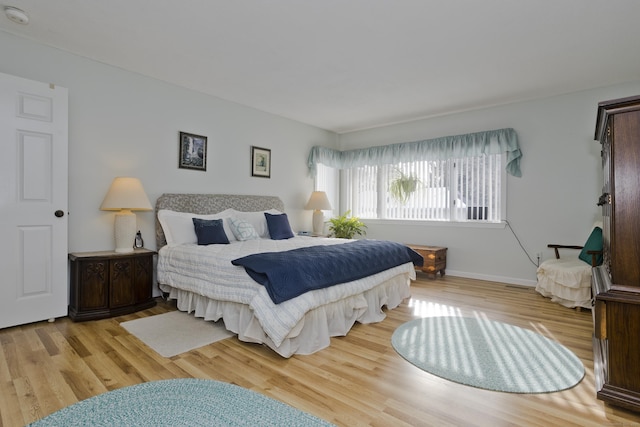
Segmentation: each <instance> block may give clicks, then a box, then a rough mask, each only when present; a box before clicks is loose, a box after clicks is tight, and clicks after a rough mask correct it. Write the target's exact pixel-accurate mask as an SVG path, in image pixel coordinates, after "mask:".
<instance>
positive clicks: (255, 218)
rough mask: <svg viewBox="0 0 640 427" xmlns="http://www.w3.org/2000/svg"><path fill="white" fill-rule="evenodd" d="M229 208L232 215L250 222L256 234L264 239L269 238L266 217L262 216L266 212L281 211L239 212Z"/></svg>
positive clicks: (275, 211)
mask: <svg viewBox="0 0 640 427" xmlns="http://www.w3.org/2000/svg"><path fill="white" fill-rule="evenodd" d="M229 210H232V211H233V215H232V216H233V217H235V218H239V219H241V220H243V221H246V222H248V223H249V224H251V225H252V226H253V229H254V230H256V233H258V236H260V237H261V238H264V239H268V238H269V228H268V227H267V218H266V217H265V216H264V213H265V212H267V213H270V214H273V215H278V214H281V213H282V212H280V211H279V210H277V209H269V210H268V211H258V212H241V211H236V210H234V209H229Z"/></svg>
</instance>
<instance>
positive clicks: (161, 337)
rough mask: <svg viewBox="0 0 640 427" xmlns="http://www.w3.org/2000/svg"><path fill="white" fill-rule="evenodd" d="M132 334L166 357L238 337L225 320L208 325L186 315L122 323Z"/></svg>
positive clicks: (163, 316)
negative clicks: (226, 327) (228, 329)
mask: <svg viewBox="0 0 640 427" xmlns="http://www.w3.org/2000/svg"><path fill="white" fill-rule="evenodd" d="M120 326H122V327H123V328H125V329H126V330H127V331H129V333H131V334H132V335H135V336H136V337H137V338H138V339H140V341H142V342H144V343H145V344H146V345H148V346H149V347H151V348H152V349H153V350H155V351H156V352H157V353H158V354H160V355H161V356H164V357H172V356H175V355H177V354H180V353H184V352H187V351H189V350H193V349H194V348H198V347H202V346H205V345H207V344H211V343H214V342H216V341H220V340H223V339H225V338H229V337H232V336H233V335H235V334H234V333H233V332H229V331H227V330H226V329H225V327H224V323H223V321H222V320H219V321H217V322H208V321H205V320H204V319H202V318H201V317H195V316H194V315H193V314H189V313H185V312H183V311H172V312H170V313H164V314H156V315H155V316H150V317H144V318H142V319H136V320H130V321H128V322H122V323H120Z"/></svg>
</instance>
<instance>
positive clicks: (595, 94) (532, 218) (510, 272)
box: [339, 82, 640, 285]
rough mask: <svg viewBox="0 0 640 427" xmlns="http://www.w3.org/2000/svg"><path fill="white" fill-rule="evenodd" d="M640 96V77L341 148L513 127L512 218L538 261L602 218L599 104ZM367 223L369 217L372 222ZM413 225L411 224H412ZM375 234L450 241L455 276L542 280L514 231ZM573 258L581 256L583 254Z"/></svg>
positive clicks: (344, 141) (346, 138) (415, 229)
mask: <svg viewBox="0 0 640 427" xmlns="http://www.w3.org/2000/svg"><path fill="white" fill-rule="evenodd" d="M638 94H640V82H636V83H633V84H624V85H618V86H612V87H607V88H599V89H594V90H588V91H583V92H578V93H573V94H569V95H564V96H557V97H553V98H546V99H540V100H535V101H530V102H523V103H517V104H511V105H506V106H502V107H495V108H486V109H482V110H477V111H471V112H466V113H460V114H454V115H449V116H443V117H438V118H431V119H425V120H419V121H414V122H410V123H405V124H398V125H394V126H386V127H381V128H376V129H370V130H366V131H359V132H352V133H347V134H343V135H340V140H339V145H340V148H341V149H352V148H362V147H370V146H377V145H385V144H391V143H398V142H408V141H415V140H421V139H429V138H436V137H441V136H447V135H457V134H464V133H470V132H478V131H483V130H490V129H499V128H507V127H511V128H514V129H515V130H516V132H517V133H518V137H519V141H520V147H521V149H522V152H523V157H522V162H521V168H522V177H521V178H514V177H512V176H508V180H507V181H508V182H507V220H508V221H509V223H510V224H511V226H512V227H513V229H514V230H515V234H516V235H517V236H518V238H519V239H520V241H521V243H522V245H523V246H524V249H525V250H526V251H527V252H528V253H529V255H530V256H531V258H532V259H533V261H534V262H536V261H537V260H536V253H539V252H541V253H542V254H543V259H546V258H549V257H552V256H553V253H552V250H550V249H547V244H549V243H559V244H571V245H582V244H584V242H585V241H586V239H587V237H588V234H589V232H590V230H591V226H592V224H593V222H594V221H595V220H597V219H598V218H600V215H601V214H600V210H599V209H598V208H597V207H596V202H597V200H598V196H599V195H600V194H601V192H602V191H601V190H602V171H601V161H600V145H599V143H598V142H597V141H594V131H595V121H596V110H597V104H598V102H600V101H605V100H609V99H616V98H620V97H625V96H632V95H638ZM365 222H367V221H365ZM405 224H406V223H405ZM367 236H368V237H374V238H380V239H389V240H395V241H399V242H410V243H418V244H429V245H438V246H446V247H448V248H449V250H448V257H447V270H448V273H449V274H453V275H459V276H465V277H476V278H485V279H489V280H497V281H502V282H506V283H514V284H524V285H535V280H536V278H535V271H536V266H535V265H534V264H533V263H532V262H531V261H530V260H529V259H528V257H527V255H526V254H525V252H524V251H523V249H521V248H520V246H519V244H518V242H517V240H516V239H515V237H514V235H513V234H512V232H511V231H510V230H509V228H470V227H456V226H430V225H424V224H421V225H410V224H409V225H398V223H397V222H391V223H385V222H384V221H369V222H368V233H367ZM573 255H575V256H577V253H574V254H573Z"/></svg>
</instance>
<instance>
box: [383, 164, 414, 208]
mask: <svg viewBox="0 0 640 427" xmlns="http://www.w3.org/2000/svg"><path fill="white" fill-rule="evenodd" d="M396 172H397V176H396V178H394V179H393V181H391V183H390V184H389V193H390V194H391V197H393V198H394V199H395V200H396V201H397V202H398V203H400V204H402V205H404V204H406V203H407V201H408V200H409V197H411V195H412V194H413V193H414V192H415V191H416V189H417V188H418V183H419V182H420V180H419V179H418V178H417V177H416V176H415V175H407V174H406V173H404V172H402V171H401V170H400V169H397V168H396Z"/></svg>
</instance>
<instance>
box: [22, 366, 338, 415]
mask: <svg viewBox="0 0 640 427" xmlns="http://www.w3.org/2000/svg"><path fill="white" fill-rule="evenodd" d="M30 425H31V426H37V427H44V426H64V427H71V426H110V427H111V426H221V427H222V426H225V427H227V426H273V427H276V426H278V427H279V426H287V427H289V426H300V427H302V426H305V427H306V426H325V427H326V426H333V424H330V423H328V422H326V421H323V420H321V419H320V418H316V417H314V416H313V415H310V414H307V413H305V412H302V411H299V410H298V409H295V408H293V407H291V406H289V405H286V404H284V403H282V402H279V401H277V400H274V399H271V398H269V397H266V396H264V395H262V394H260V393H256V392H254V391H251V390H248V389H245V388H242V387H239V386H236V385H233V384H227V383H222V382H219V381H212V380H199V379H192V378H186V379H176V380H162V381H152V382H148V383H142V384H137V385H133V386H129V387H124V388H121V389H118V390H114V391H110V392H107V393H103V394H101V395H98V396H94V397H91V398H89V399H86V400H83V401H81V402H78V403H75V404H73V405H71V406H68V407H66V408H63V409H61V410H59V411H57V412H54V413H53V414H51V415H49V416H47V417H44V418H42V419H41V420H39V421H36V422H35V423H33V424H30Z"/></svg>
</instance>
